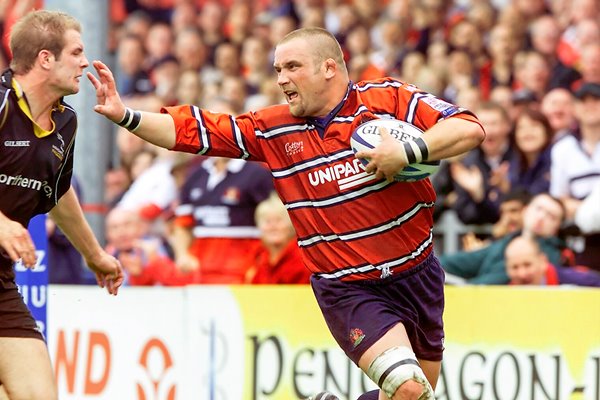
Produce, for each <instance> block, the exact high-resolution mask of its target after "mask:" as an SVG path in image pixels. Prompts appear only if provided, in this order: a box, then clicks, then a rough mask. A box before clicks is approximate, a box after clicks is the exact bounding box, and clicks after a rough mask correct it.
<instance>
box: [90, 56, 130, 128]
mask: <svg viewBox="0 0 600 400" xmlns="http://www.w3.org/2000/svg"><path fill="white" fill-rule="evenodd" d="M92 65H93V66H94V68H95V69H96V72H97V73H98V78H96V77H95V76H94V74H92V73H91V72H88V73H87V77H88V79H89V80H90V82H92V85H94V88H95V89H96V102H97V103H98V104H96V105H95V106H94V111H96V112H97V113H99V114H102V115H104V116H105V117H106V118H108V119H110V120H111V121H113V122H115V123H116V122H120V121H121V119H123V115H125V105H124V104H123V102H122V101H121V97H120V96H119V92H117V85H116V84H115V78H114V76H113V74H112V72H111V70H110V69H109V68H108V67H107V66H106V65H105V64H104V63H103V62H101V61H98V60H96V61H94V62H93V63H92Z"/></svg>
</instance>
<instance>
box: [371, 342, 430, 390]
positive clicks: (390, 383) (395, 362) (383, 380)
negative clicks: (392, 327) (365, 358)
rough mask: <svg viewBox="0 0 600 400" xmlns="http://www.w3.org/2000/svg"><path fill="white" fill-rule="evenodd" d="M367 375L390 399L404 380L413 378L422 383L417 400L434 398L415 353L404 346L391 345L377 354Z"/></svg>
mask: <svg viewBox="0 0 600 400" xmlns="http://www.w3.org/2000/svg"><path fill="white" fill-rule="evenodd" d="M367 376H368V377H369V378H371V379H372V380H373V382H375V383H376V384H377V385H378V386H379V387H380V388H381V390H383V391H384V393H385V394H386V395H387V396H388V397H389V398H390V399H391V398H392V396H393V395H394V393H396V390H398V388H399V387H400V385H402V384H403V383H404V382H406V381H408V380H411V379H412V380H414V381H416V382H418V383H420V384H422V385H423V393H421V395H420V396H419V400H435V397H434V393H433V389H432V388H431V385H430V384H429V381H427V378H426V377H425V374H424V373H423V370H422V369H421V366H420V365H419V362H418V361H417V358H416V356H415V353H413V351H412V350H411V349H410V348H408V347H404V346H399V347H392V348H391V349H388V350H386V351H384V352H383V353H381V354H380V355H378V356H377V357H376V358H375V359H374V360H373V361H372V362H371V365H369V368H368V369H367Z"/></svg>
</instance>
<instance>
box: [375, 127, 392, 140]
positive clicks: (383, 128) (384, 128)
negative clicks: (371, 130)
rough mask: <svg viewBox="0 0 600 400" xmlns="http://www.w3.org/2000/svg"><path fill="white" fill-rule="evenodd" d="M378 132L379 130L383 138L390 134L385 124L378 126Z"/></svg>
mask: <svg viewBox="0 0 600 400" xmlns="http://www.w3.org/2000/svg"><path fill="white" fill-rule="evenodd" d="M377 132H379V136H381V140H383V139H385V138H387V137H389V136H390V130H389V129H388V128H386V127H384V126H378V127H377Z"/></svg>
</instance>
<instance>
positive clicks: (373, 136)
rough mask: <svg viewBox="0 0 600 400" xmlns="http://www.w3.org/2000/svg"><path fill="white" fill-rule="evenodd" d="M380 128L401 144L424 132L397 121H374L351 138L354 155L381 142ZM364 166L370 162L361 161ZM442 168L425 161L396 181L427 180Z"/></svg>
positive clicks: (360, 128)
mask: <svg viewBox="0 0 600 400" xmlns="http://www.w3.org/2000/svg"><path fill="white" fill-rule="evenodd" d="M379 128H386V129H387V130H388V132H389V133H390V134H391V135H392V136H393V137H394V138H395V139H396V140H398V141H399V142H406V141H408V140H415V139H417V138H418V137H419V136H421V135H422V134H423V131H422V130H421V129H419V128H417V127H416V126H414V125H412V124H410V123H408V122H405V121H400V120H397V119H391V118H382V119H374V120H371V121H368V122H365V123H363V124H361V125H359V126H358V127H357V128H356V129H355V130H354V132H352V136H351V137H350V146H351V147H352V150H353V151H354V153H357V152H359V151H362V150H370V149H373V148H375V147H377V145H378V144H379V143H380V142H381V135H380V133H379ZM360 161H361V162H362V163H363V165H367V164H368V163H369V160H367V159H360ZM439 167H440V162H439V161H423V162H420V163H414V164H410V165H408V166H406V167H405V168H404V169H403V170H402V171H400V172H399V173H398V174H396V175H395V176H394V179H395V180H396V181H402V182H414V181H418V180H421V179H425V178H427V177H428V176H430V175H431V174H433V173H434V172H436V171H437V170H438V168H439Z"/></svg>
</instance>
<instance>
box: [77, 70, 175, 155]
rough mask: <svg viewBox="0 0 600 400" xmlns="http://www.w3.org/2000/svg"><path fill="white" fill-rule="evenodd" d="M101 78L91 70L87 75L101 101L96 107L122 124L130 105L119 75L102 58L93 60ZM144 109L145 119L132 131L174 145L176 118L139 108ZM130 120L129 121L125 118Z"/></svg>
mask: <svg viewBox="0 0 600 400" xmlns="http://www.w3.org/2000/svg"><path fill="white" fill-rule="evenodd" d="M92 64H93V66H94V68H95V69H96V72H97V73H98V78H96V77H95V76H94V75H93V74H92V73H91V72H88V73H87V77H88V79H89V80H90V82H92V84H93V85H94V88H95V89H96V101H97V103H98V104H96V106H94V111H96V112H97V113H99V114H102V115H104V116H105V117H106V118H108V119H110V120H111V121H112V122H114V123H116V124H121V125H122V121H123V119H124V118H125V117H126V116H129V115H130V114H127V113H126V110H127V107H125V104H123V101H121V96H119V93H118V92H117V86H116V84H115V78H114V76H113V74H112V72H111V70H110V69H109V68H108V67H107V66H106V65H105V64H104V63H103V62H101V61H94V62H93V63H92ZM136 112H138V113H140V116H141V120H140V121H139V126H137V129H135V130H132V129H131V126H132V125H130V127H129V129H130V130H132V132H133V133H134V134H135V135H137V136H139V137H140V138H142V139H144V140H146V141H147V142H150V143H153V144H155V145H157V146H160V147H164V148H166V149H172V148H173V147H174V146H175V124H174V122H173V118H171V117H170V116H169V115H168V114H160V113H153V112H145V111H136ZM125 122H127V121H125ZM133 122H134V123H135V124H136V125H137V121H133Z"/></svg>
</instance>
